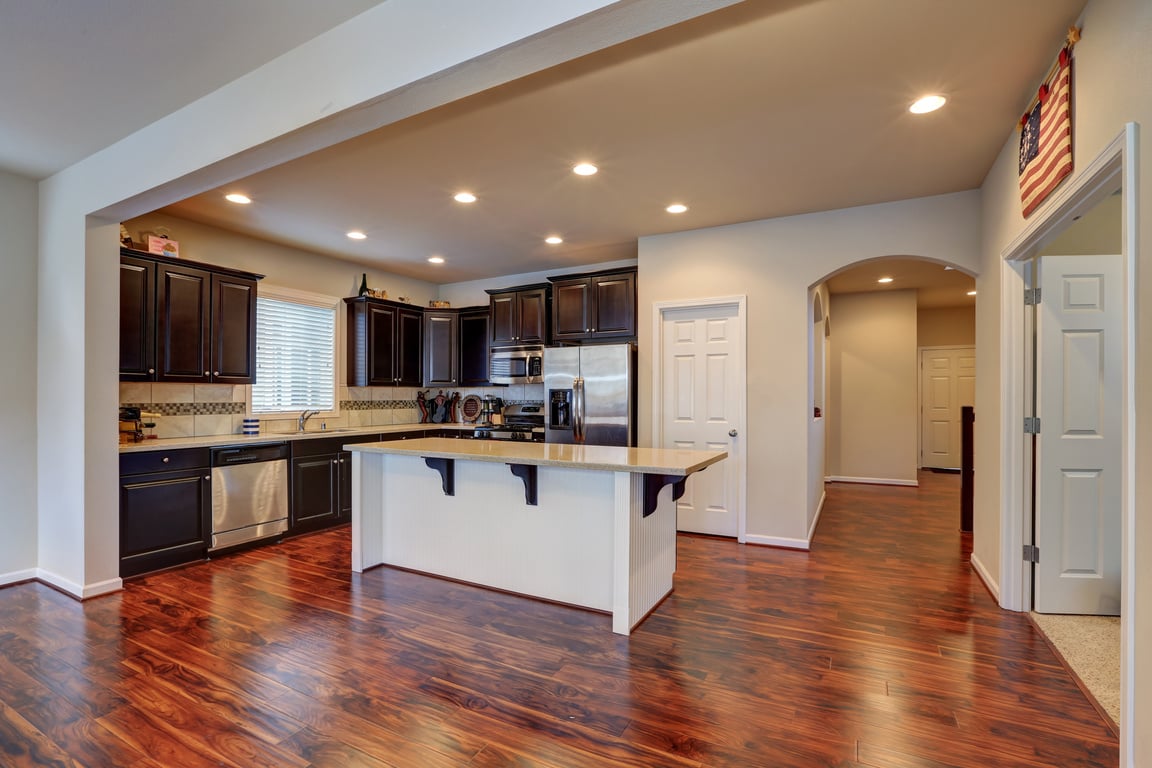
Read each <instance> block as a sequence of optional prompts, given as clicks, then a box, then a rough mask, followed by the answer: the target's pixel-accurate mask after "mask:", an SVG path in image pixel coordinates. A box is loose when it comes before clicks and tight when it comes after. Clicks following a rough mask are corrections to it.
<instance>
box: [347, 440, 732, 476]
mask: <svg viewBox="0 0 1152 768" xmlns="http://www.w3.org/2000/svg"><path fill="white" fill-rule="evenodd" d="M344 450H347V451H352V452H354V453H386V454H396V455H413V456H421V457H427V458H438V459H464V460H469V461H489V462H499V463H504V464H535V465H537V466H552V467H575V468H579V469H595V470H605V471H608V472H651V473H658V474H662V475H682V476H686V475H690V474H692V473H693V472H697V471H699V470H701V469H704V468H705V467H708V466H710V465H712V464H715V463H716V462H718V461H721V460H723V459H724V458H726V457H727V456H728V453H727V452H726V451H696V450H681V449H668V448H622V447H618V446H612V445H567V444H561V443H530V442H519V441H514V440H453V439H450V438H445V437H422V438H416V439H413V440H397V441H395V442H384V443H358V444H355V445H345V446H344Z"/></svg>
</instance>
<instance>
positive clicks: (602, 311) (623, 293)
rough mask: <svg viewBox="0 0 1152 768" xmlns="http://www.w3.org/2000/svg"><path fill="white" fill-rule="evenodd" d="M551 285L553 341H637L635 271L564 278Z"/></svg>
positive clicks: (615, 271)
mask: <svg viewBox="0 0 1152 768" xmlns="http://www.w3.org/2000/svg"><path fill="white" fill-rule="evenodd" d="M548 279H549V280H551V281H552V288H553V298H552V340H553V341H569V342H582V341H599V340H608V339H612V340H616V341H618V340H622V339H635V338H636V270H635V269H634V268H628V269H614V270H605V271H603V272H593V273H589V274H579V275H561V276H559V277H550V278H548Z"/></svg>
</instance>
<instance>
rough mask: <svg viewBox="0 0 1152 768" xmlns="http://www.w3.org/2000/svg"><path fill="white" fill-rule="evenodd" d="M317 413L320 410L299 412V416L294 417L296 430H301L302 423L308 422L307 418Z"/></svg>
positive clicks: (302, 429) (302, 428)
mask: <svg viewBox="0 0 1152 768" xmlns="http://www.w3.org/2000/svg"><path fill="white" fill-rule="evenodd" d="M318 413H320V411H304V413H302V414H300V418H298V419H296V431H297V432H303V431H304V425H305V424H307V423H308V419H310V418H312V417H313V416H315V415H316V414H318Z"/></svg>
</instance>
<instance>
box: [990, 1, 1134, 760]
mask: <svg viewBox="0 0 1152 768" xmlns="http://www.w3.org/2000/svg"><path fill="white" fill-rule="evenodd" d="M1149 40H1152V3H1149V2H1147V0H1091V2H1089V3H1088V6H1087V7H1086V9H1085V11H1084V15H1083V38H1082V39H1081V41H1080V43H1079V44H1078V45H1077V46H1076V50H1075V57H1074V65H1073V67H1074V69H1073V78H1074V81H1073V88H1074V93H1073V99H1074V103H1075V109H1074V110H1073V120H1074V125H1073V130H1072V138H1073V151H1074V157H1075V163H1076V167H1077V168H1078V169H1083V168H1085V167H1086V166H1087V165H1088V164H1089V163H1091V162H1092V161H1093V159H1095V158H1096V157H1097V156H1098V155H1099V154H1100V152H1101V151H1102V150H1103V149H1104V148H1105V147H1107V146H1108V144H1109V143H1110V142H1111V141H1112V140H1113V139H1114V138H1115V137H1116V136H1117V135H1118V134H1119V133H1120V132H1121V131H1122V130H1123V128H1124V125H1125V123H1127V122H1129V121H1134V122H1138V123H1140V125H1141V127H1142V130H1143V136H1142V137H1141V143H1143V144H1144V145H1145V148H1142V149H1141V151H1140V152H1139V153H1138V158H1139V167H1138V170H1137V175H1138V177H1139V178H1140V179H1141V184H1142V186H1144V187H1145V189H1143V190H1135V189H1128V190H1126V194H1129V195H1130V194H1139V195H1140V199H1141V201H1142V202H1141V203H1140V207H1139V217H1138V218H1139V220H1138V221H1137V222H1136V227H1137V232H1138V244H1137V253H1136V254H1135V256H1136V258H1137V260H1138V261H1140V262H1146V261H1147V259H1148V254H1152V206H1149V205H1148V203H1147V189H1146V187H1147V183H1148V180H1150V179H1152V152H1149V151H1147V148H1146V147H1147V141H1148V131H1149V130H1152V88H1149V87H1148V84H1149V75H1148V73H1149V72H1152V45H1149V43H1148V41H1149ZM1058 45H1059V41H1053V55H1055V52H1056V48H1057V47H1058ZM1041 74H1042V73H1039V72H1038V73H1037V82H1038V81H1039V77H1040V75H1041ZM1006 133H1007V136H1006V141H1005V145H1004V148H1003V150H1002V152H1001V154H1000V157H999V158H998V159H997V161H996V164H995V165H994V166H993V168H992V170H991V171H990V172H989V174H988V177H987V178H986V179H985V181H984V185H983V187H982V191H983V193H984V196H983V199H984V205H983V221H984V226H983V242H982V245H981V266H980V270H979V272H980V274H979V276H978V277H977V279H976V288H977V290H978V291H979V296H978V302H977V318H976V337H977V361H976V362H977V367H978V368H979V371H980V375H979V378H978V381H977V394H976V412H977V413H978V414H979V429H978V430H977V431H976V446H975V456H976V467H975V469H976V486H975V499H974V501H975V521H974V522H975V535H974V540H973V547H974V549H973V556H974V558H975V559H978V560H979V562H980V563H981V565H982V567H983V568H985V569H986V570H987V571H988V572H989V574H990V575H991V577H992V579H993V582H994V584H993V585H994V586H997V587H1001V588H1003V587H1002V586H1001V585H999V584H998V581H999V579H1000V565H999V558H1000V509H1001V496H1000V494H1001V487H1002V481H1003V478H1002V475H1001V472H1002V461H1001V452H1000V446H999V435H1000V434H1001V428H1002V425H1001V418H1002V413H1001V409H1000V381H1001V376H1002V370H1001V357H1000V355H1001V346H1002V336H1001V323H1000V315H999V312H1000V302H1001V262H1002V257H1003V252H1004V249H1005V248H1006V246H1007V245H1008V244H1009V243H1011V242H1012V241H1013V240H1014V239H1015V238H1016V237H1017V236H1018V235H1019V234H1020V233H1021V232H1022V231H1023V229H1024V227H1025V226H1026V222H1025V220H1024V219H1023V218H1022V217H1021V215H1020V200H1019V197H1018V191H1017V186H1016V155H1017V141H1018V139H1017V135H1016V132H1015V131H1008V132H1006ZM1077 172H1078V171H1077ZM1077 172H1074V173H1077ZM1045 215H1046V210H1045V209H1044V208H1042V209H1040V210H1039V211H1037V212H1036V213H1034V214H1033V215H1032V219H1037V218H1040V219H1042V218H1043V217H1044V216H1045ZM1142 266H1143V265H1142ZM1130 277H1131V276H1130ZM1135 280H1136V290H1135V294H1136V324H1137V329H1136V333H1137V338H1138V340H1140V341H1139V342H1138V344H1137V347H1136V360H1135V377H1136V385H1135V391H1136V397H1137V410H1136V414H1135V424H1134V425H1133V427H1134V429H1135V442H1136V453H1135V457H1134V460H1135V472H1134V474H1135V488H1136V498H1137V502H1136V510H1135V514H1136V518H1137V520H1136V527H1135V530H1133V531H1131V532H1130V535H1131V537H1132V539H1133V540H1132V541H1131V542H1130V543H1131V545H1132V548H1133V549H1132V551H1134V552H1136V553H1140V556H1137V557H1135V564H1134V567H1135V579H1134V583H1133V584H1131V585H1130V586H1131V587H1132V592H1133V593H1134V600H1135V609H1134V611H1132V612H1130V615H1128V616H1127V617H1126V619H1127V620H1128V621H1129V622H1131V626H1132V627H1133V632H1134V643H1133V645H1134V647H1135V663H1134V665H1133V668H1132V669H1130V670H1129V671H1130V672H1131V673H1132V675H1133V678H1134V681H1135V685H1134V690H1130V693H1131V694H1132V696H1133V706H1132V708H1131V709H1130V714H1131V716H1132V718H1133V720H1132V727H1130V728H1127V727H1125V724H1124V723H1122V724H1121V728H1122V748H1123V749H1125V750H1128V749H1129V745H1128V744H1127V743H1125V742H1126V741H1127V739H1131V740H1132V741H1131V745H1130V749H1131V751H1129V752H1128V753H1127V757H1128V759H1129V762H1128V763H1127V764H1129V765H1152V558H1150V557H1148V556H1147V555H1148V553H1150V552H1152V517H1150V515H1152V505H1150V504H1149V499H1152V407H1149V402H1148V400H1147V394H1146V393H1148V392H1152V347H1149V345H1148V344H1147V341H1146V340H1147V339H1148V338H1150V337H1152V270H1149V269H1145V268H1141V269H1139V270H1138V271H1137V274H1136V276H1135ZM1003 471H1013V468H1012V467H1004V469H1003Z"/></svg>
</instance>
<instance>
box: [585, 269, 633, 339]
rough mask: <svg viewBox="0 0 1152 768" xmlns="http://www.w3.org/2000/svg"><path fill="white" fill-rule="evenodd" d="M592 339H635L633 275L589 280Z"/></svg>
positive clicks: (626, 274) (608, 276)
mask: <svg viewBox="0 0 1152 768" xmlns="http://www.w3.org/2000/svg"><path fill="white" fill-rule="evenodd" d="M591 291H592V296H591V298H592V302H591V306H592V310H593V314H592V336H593V338H624V337H635V336H636V273H635V272H625V273H623V274H619V275H602V276H599V277H593V278H592V280H591Z"/></svg>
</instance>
